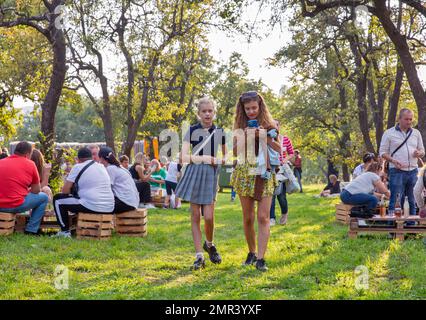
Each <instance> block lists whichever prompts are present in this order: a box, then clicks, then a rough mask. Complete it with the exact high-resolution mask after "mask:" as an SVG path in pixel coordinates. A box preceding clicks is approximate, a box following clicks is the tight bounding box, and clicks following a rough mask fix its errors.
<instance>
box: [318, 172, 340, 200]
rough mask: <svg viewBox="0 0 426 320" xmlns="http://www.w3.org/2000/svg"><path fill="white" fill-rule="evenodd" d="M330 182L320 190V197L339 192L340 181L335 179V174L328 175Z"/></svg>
mask: <svg viewBox="0 0 426 320" xmlns="http://www.w3.org/2000/svg"><path fill="white" fill-rule="evenodd" d="M328 178H329V179H330V183H329V184H327V185H326V186H325V188H324V190H323V191H321V193H320V196H321V197H330V196H334V195H338V194H340V191H341V190H340V181H339V179H337V176H335V175H334V174H331V175H330V176H329V177H328Z"/></svg>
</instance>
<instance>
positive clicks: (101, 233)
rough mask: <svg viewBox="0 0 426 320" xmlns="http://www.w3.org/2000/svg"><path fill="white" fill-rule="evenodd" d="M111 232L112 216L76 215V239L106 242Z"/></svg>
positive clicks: (97, 214)
mask: <svg viewBox="0 0 426 320" xmlns="http://www.w3.org/2000/svg"><path fill="white" fill-rule="evenodd" d="M112 230H113V215H112V214H100V213H84V212H79V213H78V220H77V239H97V240H107V239H110V238H111V235H112Z"/></svg>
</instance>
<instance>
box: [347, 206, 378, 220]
mask: <svg viewBox="0 0 426 320" xmlns="http://www.w3.org/2000/svg"><path fill="white" fill-rule="evenodd" d="M374 211H375V210H368V209H367V207H364V206H357V207H353V208H352V209H351V213H350V214H349V216H350V217H351V218H362V219H370V218H372V217H374Z"/></svg>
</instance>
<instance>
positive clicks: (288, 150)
mask: <svg viewBox="0 0 426 320" xmlns="http://www.w3.org/2000/svg"><path fill="white" fill-rule="evenodd" d="M280 140H281V141H282V144H281V155H280V161H281V163H282V162H283V159H284V158H285V157H287V156H292V155H293V154H294V151H293V144H292V143H291V140H290V138H289V137H287V136H282V135H280Z"/></svg>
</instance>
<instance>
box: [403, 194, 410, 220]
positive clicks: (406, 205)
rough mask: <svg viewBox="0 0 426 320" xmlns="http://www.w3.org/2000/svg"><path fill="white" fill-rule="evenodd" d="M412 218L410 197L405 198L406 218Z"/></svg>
mask: <svg viewBox="0 0 426 320" xmlns="http://www.w3.org/2000/svg"><path fill="white" fill-rule="evenodd" d="M409 216H410V204H409V203H408V197H405V200H404V218H408V217H409Z"/></svg>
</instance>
